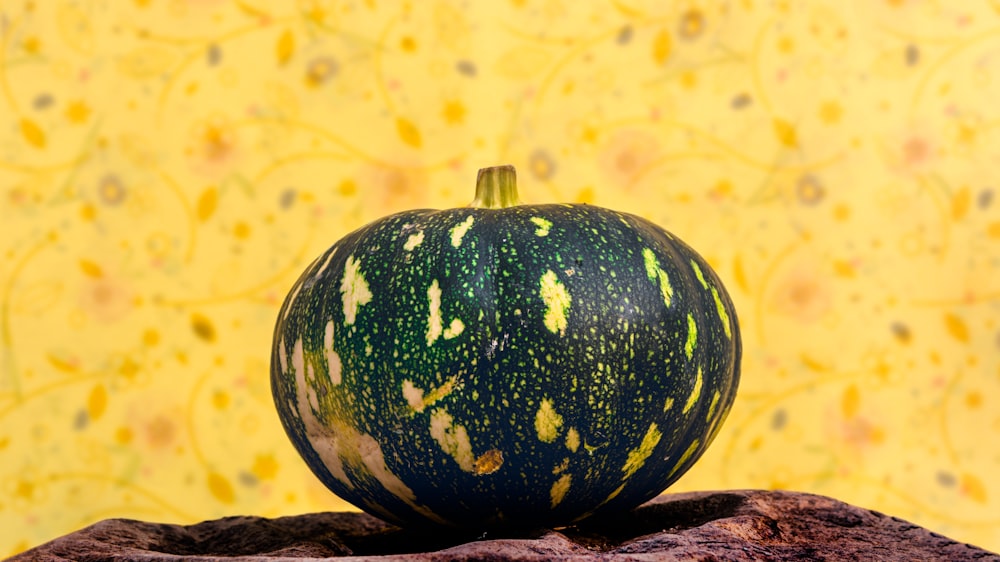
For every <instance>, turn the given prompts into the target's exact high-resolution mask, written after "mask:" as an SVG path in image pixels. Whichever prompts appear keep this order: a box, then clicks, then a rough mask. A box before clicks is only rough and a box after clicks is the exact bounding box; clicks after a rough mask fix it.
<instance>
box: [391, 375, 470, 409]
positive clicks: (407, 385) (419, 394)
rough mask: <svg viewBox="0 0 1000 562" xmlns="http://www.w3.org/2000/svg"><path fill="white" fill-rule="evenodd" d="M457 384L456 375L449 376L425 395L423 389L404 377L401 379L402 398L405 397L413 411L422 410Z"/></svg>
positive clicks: (448, 392) (447, 393) (452, 389)
mask: <svg viewBox="0 0 1000 562" xmlns="http://www.w3.org/2000/svg"><path fill="white" fill-rule="evenodd" d="M458 386H459V380H458V375H454V376H452V377H450V378H449V379H448V380H446V381H445V382H444V384H442V385H441V386H439V387H437V388H436V389H434V390H432V391H431V392H430V393H429V394H427V395H426V396H425V394H424V390H423V389H422V388H418V387H417V386H416V385H414V384H413V381H411V380H409V379H406V380H404V381H403V386H402V392H403V398H405V399H406V403H407V404H409V406H410V407H411V408H413V411H414V412H417V413H420V412H423V411H424V410H425V409H427V408H428V407H430V406H432V405H434V403H435V402H437V401H438V400H441V399H442V398H444V397H445V396H448V395H449V394H451V393H452V391H454V390H455V389H456V388H458Z"/></svg>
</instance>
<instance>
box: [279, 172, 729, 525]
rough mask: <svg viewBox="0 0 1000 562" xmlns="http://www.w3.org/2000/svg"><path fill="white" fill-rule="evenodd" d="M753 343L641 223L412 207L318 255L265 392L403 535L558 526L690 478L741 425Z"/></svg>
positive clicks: (513, 200)
mask: <svg viewBox="0 0 1000 562" xmlns="http://www.w3.org/2000/svg"><path fill="white" fill-rule="evenodd" d="M739 361H740V333H739V328H738V324H737V320H736V313H735V310H734V309H733V305H732V302H731V301H730V299H729V296H728V295H727V294H726V291H725V289H724V288H723V286H722V283H721V282H720V281H719V278H718V277H717V276H716V275H715V273H714V272H713V271H712V269H711V268H710V267H709V266H708V264H707V263H706V262H705V261H704V259H702V258H701V257H700V256H699V255H698V254H697V253H695V251H694V250H692V249H691V248H690V247H689V246H687V245H686V244H684V243H683V242H681V241H680V240H679V239H677V238H676V237H675V236H673V235H672V234H670V233H668V232H666V231H665V230H663V229H661V228H660V227H658V226H656V225H655V224H652V223H651V222H649V221H647V220H645V219H642V218H640V217H637V216H634V215H630V214H626V213H620V212H617V211H612V210H608V209H603V208H600V207H595V206H591V205H569V204H563V205H521V204H519V202H518V199H517V193H516V189H515V177H514V169H513V167H511V166H500V167H495V168H486V169H483V170H480V173H479V178H478V181H477V186H476V199H475V201H474V202H473V203H472V204H471V205H470V206H469V207H465V208H457V209H448V210H414V211H406V212H402V213H397V214H394V215H391V216H388V217H385V218H382V219H380V220H377V221H375V222H373V223H371V224H369V225H367V226H364V227H362V228H360V229H358V230H356V231H354V232H352V233H351V234H348V235H347V236H345V237H344V238H343V239H341V240H340V241H339V242H337V243H336V244H334V245H333V247H331V248H330V249H329V250H327V251H326V252H325V253H323V254H322V255H321V256H319V257H318V258H317V259H316V260H315V261H314V262H313V263H312V264H311V265H310V266H309V267H308V268H306V270H305V272H304V273H303V274H302V276H301V278H300V279H299V280H298V282H297V283H296V284H295V285H294V287H293V288H292V289H291V291H290V293H289V295H288V297H287V298H286V300H285V302H284V305H283V306H282V308H281V311H280V313H279V317H278V321H277V327H276V329H275V334H274V345H273V353H272V360H271V385H272V391H273V395H274V400H275V404H276V406H277V409H278V413H279V416H280V418H281V421H282V423H283V425H284V427H285V430H286V432H287V433H288V435H289V437H290V439H291V441H292V442H293V443H294V445H295V447H296V448H297V450H298V452H299V453H300V454H301V455H302V457H303V458H304V459H305V461H306V463H308V465H309V467H310V468H311V469H312V470H313V472H314V473H315V474H316V475H317V476H318V477H319V479H320V480H321V481H322V482H323V483H324V484H325V485H326V486H327V487H329V488H330V490H332V491H333V492H334V493H336V494H337V495H338V496H340V497H341V498H343V499H345V500H347V501H349V502H351V503H353V504H354V505H356V506H358V507H359V508H361V509H363V510H365V511H367V512H369V513H372V514H374V515H376V516H379V517H382V518H384V519H386V520H388V521H391V522H394V523H397V524H400V525H425V524H437V525H444V526H452V527H460V528H472V529H488V528H497V527H503V526H521V527H525V526H558V525H566V524H569V523H571V522H574V521H578V520H581V519H583V518H585V517H588V516H591V515H594V514H607V513H612V512H614V511H618V510H625V509H630V508H633V507H635V506H637V505H638V504H640V503H642V502H644V501H646V500H648V499H650V498H652V497H654V496H655V495H657V494H658V493H660V492H661V491H663V490H664V489H665V488H666V487H667V486H669V485H670V484H671V483H672V482H674V481H675V480H677V479H678V478H679V477H680V476H681V475H682V474H683V473H684V472H685V471H686V470H687V469H688V468H690V467H691V465H692V464H693V463H694V462H695V461H696V460H697V459H698V458H699V457H700V456H701V454H702V453H703V452H704V451H705V449H706V447H708V445H709V443H710V442H711V441H712V439H713V437H714V436H715V434H716V432H717V431H718V430H719V427H720V426H721V424H722V421H723V420H724V419H725V417H726V414H727V413H728V411H729V409H730V406H731V405H732V403H733V399H734V398H735V395H736V388H737V384H738V381H739Z"/></svg>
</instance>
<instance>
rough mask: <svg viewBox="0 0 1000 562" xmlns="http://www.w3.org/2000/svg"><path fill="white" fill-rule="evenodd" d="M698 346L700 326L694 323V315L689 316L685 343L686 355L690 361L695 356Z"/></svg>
mask: <svg viewBox="0 0 1000 562" xmlns="http://www.w3.org/2000/svg"><path fill="white" fill-rule="evenodd" d="M696 345H698V325H697V324H696V323H695V321H694V315H692V314H688V335H687V341H686V342H685V343H684V354H685V355H687V358H688V359H691V357H692V356H693V355H694V348H695V346H696Z"/></svg>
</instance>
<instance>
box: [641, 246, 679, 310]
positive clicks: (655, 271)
mask: <svg viewBox="0 0 1000 562" xmlns="http://www.w3.org/2000/svg"><path fill="white" fill-rule="evenodd" d="M642 259H643V261H644V262H645V265H646V276H647V277H649V280H650V281H653V282H656V281H659V283H660V294H662V295H663V304H665V305H666V306H670V301H671V300H672V299H673V296H674V288H673V286H672V285H671V284H670V278H669V277H667V272H666V271H664V270H663V268H661V267H660V262H659V260H657V259H656V254H654V253H653V250H651V249H649V248H644V249H643V250H642Z"/></svg>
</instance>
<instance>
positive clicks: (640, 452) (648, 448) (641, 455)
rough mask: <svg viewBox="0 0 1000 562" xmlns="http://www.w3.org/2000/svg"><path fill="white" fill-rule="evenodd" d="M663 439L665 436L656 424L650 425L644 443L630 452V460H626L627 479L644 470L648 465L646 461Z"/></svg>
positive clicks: (625, 471)
mask: <svg viewBox="0 0 1000 562" xmlns="http://www.w3.org/2000/svg"><path fill="white" fill-rule="evenodd" d="M662 437H663V434H662V433H661V432H660V430H659V428H657V427H656V424H655V423H651V424H649V429H648V430H646V435H644V436H643V438H642V443H640V444H639V446H638V447H636V448H635V449H632V450H631V451H629V453H628V458H627V459H625V464H624V465H623V466H622V472H624V473H625V478H629V477H630V476H632V475H633V474H635V471H637V470H639V469H640V468H642V465H644V464H646V459H648V458H649V455H651V454H653V449H655V448H656V445H657V444H659V442H660V439H661V438H662Z"/></svg>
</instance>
